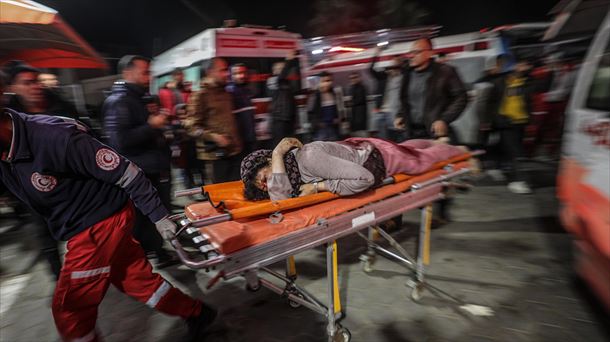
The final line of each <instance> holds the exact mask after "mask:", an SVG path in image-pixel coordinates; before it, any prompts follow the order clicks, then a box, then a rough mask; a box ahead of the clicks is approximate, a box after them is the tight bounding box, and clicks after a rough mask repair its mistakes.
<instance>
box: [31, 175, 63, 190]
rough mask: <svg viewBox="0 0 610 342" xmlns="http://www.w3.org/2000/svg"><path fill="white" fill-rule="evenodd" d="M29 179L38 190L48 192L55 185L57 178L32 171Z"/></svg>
mask: <svg viewBox="0 0 610 342" xmlns="http://www.w3.org/2000/svg"><path fill="white" fill-rule="evenodd" d="M31 181H32V185H33V186H34V188H35V189H36V190H38V191H40V192H49V191H51V190H53V189H55V186H56V185H57V178H55V177H53V176H46V175H41V174H40V173H38V172H34V173H32V178H31Z"/></svg>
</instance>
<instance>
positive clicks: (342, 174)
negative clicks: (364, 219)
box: [299, 148, 375, 196]
mask: <svg viewBox="0 0 610 342" xmlns="http://www.w3.org/2000/svg"><path fill="white" fill-rule="evenodd" d="M300 153H301V154H300V156H301V158H300V160H299V162H300V163H302V165H300V166H301V167H302V168H303V169H304V170H307V173H309V174H310V175H315V176H316V177H319V178H322V180H323V181H322V182H319V183H318V191H330V192H332V193H335V194H338V195H341V196H347V195H353V194H357V193H359V192H362V191H365V190H367V189H368V188H370V187H371V186H373V184H375V177H374V176H373V174H372V173H371V172H370V171H369V170H367V169H366V168H365V167H363V166H361V165H359V164H357V163H354V162H351V161H349V160H345V159H342V158H339V157H335V156H333V155H330V154H328V153H325V152H324V151H323V150H319V149H311V148H309V149H307V150H302V151H301V152H300Z"/></svg>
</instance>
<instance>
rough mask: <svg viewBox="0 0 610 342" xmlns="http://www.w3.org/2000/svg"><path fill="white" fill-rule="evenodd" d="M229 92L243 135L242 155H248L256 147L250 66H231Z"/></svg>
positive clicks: (240, 133) (238, 125)
mask: <svg viewBox="0 0 610 342" xmlns="http://www.w3.org/2000/svg"><path fill="white" fill-rule="evenodd" d="M227 92H229V94H231V95H232V96H233V114H235V120H236V122H237V128H238V130H239V135H240V136H241V139H242V143H243V149H242V155H243V156H246V155H248V154H249V153H250V152H252V151H254V150H255V149H257V148H256V131H255V130H254V110H255V109H256V108H255V107H254V105H253V104H252V97H253V96H252V91H251V90H250V88H249V85H248V68H247V67H246V65H245V64H241V63H239V64H235V65H233V66H232V67H231V83H229V85H228V86H227Z"/></svg>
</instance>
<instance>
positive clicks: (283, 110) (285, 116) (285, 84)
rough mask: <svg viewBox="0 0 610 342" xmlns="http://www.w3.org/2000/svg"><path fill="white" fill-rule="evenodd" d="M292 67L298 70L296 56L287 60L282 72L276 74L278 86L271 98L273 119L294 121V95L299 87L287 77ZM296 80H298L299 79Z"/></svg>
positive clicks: (295, 107)
mask: <svg viewBox="0 0 610 342" xmlns="http://www.w3.org/2000/svg"><path fill="white" fill-rule="evenodd" d="M294 69H296V70H297V72H298V70H299V60H298V58H294V59H291V60H289V61H287V62H286V64H285V65H284V68H283V69H282V72H280V74H279V75H278V76H277V87H278V88H277V90H276V91H274V93H273V97H272V99H271V118H272V119H273V120H281V121H287V122H294V120H295V119H296V112H297V105H296V102H295V100H294V96H295V95H296V94H297V93H298V91H299V89H298V87H297V86H296V85H295V82H294V81H292V80H290V78H289V75H290V74H291V72H292V71H293V70H294ZM298 81H299V82H300V80H298Z"/></svg>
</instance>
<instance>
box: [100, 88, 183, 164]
mask: <svg viewBox="0 0 610 342" xmlns="http://www.w3.org/2000/svg"><path fill="white" fill-rule="evenodd" d="M146 95H147V93H146V92H145V90H144V89H142V88H141V87H139V86H137V85H134V84H129V83H125V82H116V83H115V84H114V86H113V87H112V93H111V94H110V96H108V98H107V99H106V101H104V105H103V107H102V115H103V117H104V129H105V131H106V135H107V136H108V144H109V145H110V146H112V147H113V148H114V149H116V150H117V152H119V153H120V154H122V155H123V156H125V157H126V158H128V159H129V160H131V161H133V162H134V163H136V165H138V166H139V167H140V168H141V169H142V170H144V172H145V173H148V174H158V173H164V172H168V171H169V169H170V161H171V159H170V149H169V144H168V142H167V141H166V139H165V137H164V135H163V131H162V130H160V129H155V128H152V127H150V126H149V125H148V116H149V115H150V113H149V112H148V109H147V108H146V104H145V100H144V96H146Z"/></svg>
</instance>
